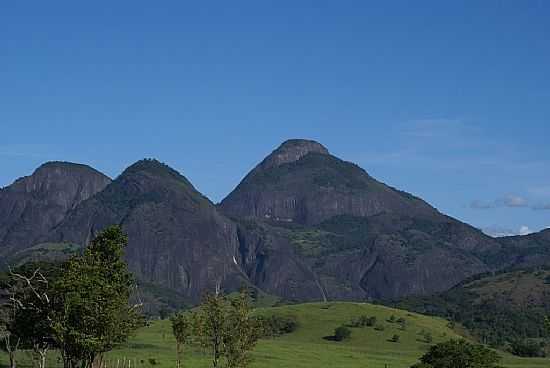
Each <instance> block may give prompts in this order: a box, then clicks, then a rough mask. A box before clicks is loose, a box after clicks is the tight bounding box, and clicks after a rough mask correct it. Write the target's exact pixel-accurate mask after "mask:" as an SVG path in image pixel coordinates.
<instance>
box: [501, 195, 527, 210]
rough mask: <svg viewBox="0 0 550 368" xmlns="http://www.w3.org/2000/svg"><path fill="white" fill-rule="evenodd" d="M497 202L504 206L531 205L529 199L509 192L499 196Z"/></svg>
mask: <svg viewBox="0 0 550 368" xmlns="http://www.w3.org/2000/svg"><path fill="white" fill-rule="evenodd" d="M496 203H497V204H499V205H501V206H504V207H518V208H519V207H527V206H529V201H528V200H527V199H526V198H524V197H522V196H519V195H515V194H508V195H506V196H504V197H503V198H499V199H497V201H496Z"/></svg>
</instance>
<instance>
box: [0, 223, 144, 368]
mask: <svg viewBox="0 0 550 368" xmlns="http://www.w3.org/2000/svg"><path fill="white" fill-rule="evenodd" d="M127 241H128V240H127V237H126V235H125V234H123V233H122V231H121V229H120V228H119V227H117V226H113V227H109V228H107V229H106V230H104V231H103V232H102V233H100V234H99V235H98V236H97V237H96V238H95V239H94V240H93V241H92V242H91V243H90V245H89V246H88V247H87V248H86V250H85V252H84V253H83V254H82V255H80V256H75V257H73V258H71V259H70V260H69V261H67V262H65V263H63V264H60V265H45V264H44V265H41V266H38V265H36V264H34V265H27V266H24V267H22V268H19V269H17V270H10V271H9V272H8V273H7V275H6V276H5V277H4V279H3V280H2V284H3V285H2V290H3V299H4V300H3V303H2V305H1V308H0V317H1V318H0V340H1V342H2V348H3V349H4V350H5V351H6V352H7V353H8V356H9V360H10V367H11V368H15V367H16V365H17V359H18V353H19V352H20V351H21V350H23V349H24V350H31V351H32V353H33V360H34V361H35V364H36V365H38V366H39V367H40V368H45V366H46V361H47V356H48V354H49V352H50V351H52V350H54V349H55V350H58V351H59V352H60V354H61V357H62V360H63V366H64V367H65V368H76V367H81V368H91V367H93V366H99V367H101V366H102V361H103V356H104V353H106V352H107V351H110V350H112V349H113V348H114V347H115V346H116V345H118V344H120V343H123V342H125V341H126V340H127V338H128V336H129V334H130V333H131V332H132V331H134V330H135V329H136V328H138V327H140V326H142V325H144V319H143V317H142V316H141V314H140V311H139V309H140V305H139V304H136V305H130V304H129V298H130V294H131V293H132V290H133V289H134V287H135V282H134V279H133V277H132V275H131V274H130V272H129V271H128V268H127V265H126V262H124V260H123V252H124V248H125V247H126V245H127Z"/></svg>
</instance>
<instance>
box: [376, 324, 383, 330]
mask: <svg viewBox="0 0 550 368" xmlns="http://www.w3.org/2000/svg"><path fill="white" fill-rule="evenodd" d="M374 329H375V330H376V331H384V330H385V329H386V328H385V327H384V325H382V324H377V325H376V326H375V327H374Z"/></svg>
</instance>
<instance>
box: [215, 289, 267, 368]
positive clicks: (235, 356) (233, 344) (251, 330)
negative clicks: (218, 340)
mask: <svg viewBox="0 0 550 368" xmlns="http://www.w3.org/2000/svg"><path fill="white" fill-rule="evenodd" d="M230 304H231V308H230V309H229V312H228V316H227V322H228V324H229V325H228V328H229V330H228V333H227V334H225V339H224V345H225V356H226V358H227V367H228V368H245V367H247V366H248V365H249V363H250V356H249V353H250V351H251V350H252V349H253V348H254V346H256V342H257V341H258V338H259V337H260V334H261V326H260V325H259V324H258V322H257V319H254V318H252V315H251V314H252V304H251V300H250V296H249V294H248V291H247V290H246V289H243V290H241V292H240V293H239V295H238V296H237V297H236V298H233V299H232V300H231V302H230Z"/></svg>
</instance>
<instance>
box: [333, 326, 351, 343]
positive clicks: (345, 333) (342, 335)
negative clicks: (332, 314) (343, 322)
mask: <svg viewBox="0 0 550 368" xmlns="http://www.w3.org/2000/svg"><path fill="white" fill-rule="evenodd" d="M350 336H351V330H350V329H349V328H347V327H346V326H340V327H338V328H336V329H335V330H334V340H336V341H344V340H347V339H349V338H350Z"/></svg>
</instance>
